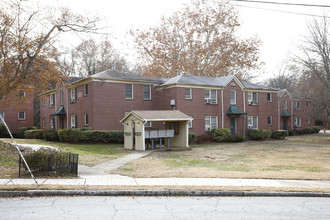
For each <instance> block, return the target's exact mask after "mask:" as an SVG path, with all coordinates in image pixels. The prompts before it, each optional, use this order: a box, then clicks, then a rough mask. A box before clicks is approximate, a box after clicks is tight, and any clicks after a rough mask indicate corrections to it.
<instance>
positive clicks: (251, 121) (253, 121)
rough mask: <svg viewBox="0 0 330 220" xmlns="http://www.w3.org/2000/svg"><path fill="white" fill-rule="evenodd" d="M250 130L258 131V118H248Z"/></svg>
mask: <svg viewBox="0 0 330 220" xmlns="http://www.w3.org/2000/svg"><path fill="white" fill-rule="evenodd" d="M248 129H258V116H248Z"/></svg>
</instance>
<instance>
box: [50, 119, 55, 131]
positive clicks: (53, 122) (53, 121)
mask: <svg viewBox="0 0 330 220" xmlns="http://www.w3.org/2000/svg"><path fill="white" fill-rule="evenodd" d="M49 127H50V129H55V118H51V119H50V122H49Z"/></svg>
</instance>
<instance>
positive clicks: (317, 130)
mask: <svg viewBox="0 0 330 220" xmlns="http://www.w3.org/2000/svg"><path fill="white" fill-rule="evenodd" d="M320 130H321V128H320V126H314V127H312V132H313V133H314V134H315V133H319V132H320Z"/></svg>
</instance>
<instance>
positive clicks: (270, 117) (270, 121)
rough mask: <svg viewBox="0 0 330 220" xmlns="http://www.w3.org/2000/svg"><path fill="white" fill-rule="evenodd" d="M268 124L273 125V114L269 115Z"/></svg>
mask: <svg viewBox="0 0 330 220" xmlns="http://www.w3.org/2000/svg"><path fill="white" fill-rule="evenodd" d="M267 125H272V116H268V117H267Z"/></svg>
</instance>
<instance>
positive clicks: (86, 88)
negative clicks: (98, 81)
mask: <svg viewBox="0 0 330 220" xmlns="http://www.w3.org/2000/svg"><path fill="white" fill-rule="evenodd" d="M84 96H88V84H84Z"/></svg>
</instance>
